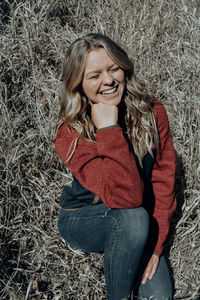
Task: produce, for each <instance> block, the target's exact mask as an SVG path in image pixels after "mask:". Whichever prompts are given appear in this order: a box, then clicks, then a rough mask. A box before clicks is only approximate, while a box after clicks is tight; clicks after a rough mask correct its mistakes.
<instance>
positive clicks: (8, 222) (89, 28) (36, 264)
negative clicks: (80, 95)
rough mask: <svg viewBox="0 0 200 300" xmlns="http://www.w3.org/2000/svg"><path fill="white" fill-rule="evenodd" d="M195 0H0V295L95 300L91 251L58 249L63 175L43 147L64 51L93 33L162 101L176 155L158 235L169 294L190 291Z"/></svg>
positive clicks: (100, 286) (96, 266) (192, 294)
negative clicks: (172, 191)
mask: <svg viewBox="0 0 200 300" xmlns="http://www.w3.org/2000/svg"><path fill="white" fill-rule="evenodd" d="M199 12H200V4H199V1H193V0H192V1H183V0H182V1H178V0H177V1H172V0H169V1H164V0H155V1H147V0H143V1H122V0H112V1H106V0H99V1H93V0H88V1H86V0H82V1H78V0H75V1H72V0H68V1H63V0H57V1H53V0H49V1H47V0H43V1H42V0H32V1H28V0H24V1H22V0H18V1H17V0H10V1H3V2H2V3H1V12H0V13H1V22H0V29H1V32H2V35H1V41H0V45H1V73H0V86H1V98H0V113H1V124H0V128H1V142H0V147H1V158H0V166H1V190H0V194H1V207H0V216H1V248H0V251H1V252H0V259H1V280H0V284H1V299H17V300H19V299H20V300H21V299H32V300H33V299H55V300H56V299H70V300H73V299H74V300H75V299H84V300H85V299H87V300H88V299H89V300H93V299H98V300H101V299H106V293H105V282H104V276H103V262H102V256H101V255H98V254H91V253H90V254H88V253H83V252H81V251H79V250H76V249H73V248H71V247H70V246H68V245H66V244H65V243H64V241H63V240H62V238H61V237H60V236H59V234H58V231H57V225H56V222H57V216H58V211H59V203H58V198H59V195H60V192H61V189H62V187H63V185H64V184H67V185H68V184H70V182H71V175H70V173H69V172H68V170H67V169H66V168H65V167H64V166H63V164H62V163H61V162H60V161H59V159H58V158H57V156H56V154H55V152H54V149H53V139H54V136H55V124H56V121H57V114H58V109H59V107H58V102H59V86H60V74H61V66H62V62H63V57H64V52H65V50H66V48H67V47H68V45H69V44H70V43H71V42H72V41H74V40H75V39H76V38H77V37H78V36H80V35H81V34H85V33H88V32H101V33H105V34H107V35H109V36H110V37H111V38H113V39H114V40H116V41H118V42H119V43H121V44H122V45H124V46H125V48H126V49H128V52H129V54H130V56H131V57H132V58H133V60H134V62H135V69H136V73H137V75H138V78H140V79H141V80H142V81H144V82H145V83H146V85H147V87H148V90H149V92H150V93H153V94H154V95H156V96H158V97H160V99H161V100H163V103H164V104H165V106H166V108H167V111H168V115H169V119H170V125H171V129H172V133H173V136H174V143H175V148H176V152H177V184H176V195H177V200H178V208H177V212H176V214H175V216H174V218H173V222H172V230H171V234H170V237H169V239H168V241H167V247H166V250H167V255H168V258H169V262H170V265H171V268H172V271H173V274H174V280H175V289H176V295H175V299H187V300H195V299H198V296H199V282H200V278H199V267H200V266H199V261H200V259H199V245H198V243H199V198H200V192H199V171H200V165H199V161H198V151H199V136H198V131H199V128H200V126H199V125H200V124H199V120H200V118H199V110H200V106H199V101H198V98H199V95H200V90H199V74H200V70H199V65H200V64H199V57H200V53H199V15H200V13H199Z"/></svg>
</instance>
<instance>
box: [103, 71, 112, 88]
mask: <svg viewBox="0 0 200 300" xmlns="http://www.w3.org/2000/svg"><path fill="white" fill-rule="evenodd" d="M102 82H103V84H104V85H113V84H114V78H113V76H112V74H111V73H110V72H107V71H105V72H104V73H103V74H102Z"/></svg>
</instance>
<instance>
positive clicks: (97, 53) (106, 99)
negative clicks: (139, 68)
mask: <svg viewBox="0 0 200 300" xmlns="http://www.w3.org/2000/svg"><path fill="white" fill-rule="evenodd" d="M82 87H83V91H84V93H85V95H86V96H87V98H88V99H89V100H90V101H91V102H92V103H105V104H106V103H107V104H112V105H118V104H119V103H120V101H121V98H122V95H123V92H124V88H125V76H124V71H123V70H122V69H121V68H119V67H118V66H117V65H116V64H115V63H114V62H113V60H112V59H111V58H110V57H109V56H108V54H107V53H106V51H105V50H104V49H103V48H99V49H95V50H93V51H91V52H90V53H89V54H88V57H87V60H86V65H85V72H84V76H83V81H82Z"/></svg>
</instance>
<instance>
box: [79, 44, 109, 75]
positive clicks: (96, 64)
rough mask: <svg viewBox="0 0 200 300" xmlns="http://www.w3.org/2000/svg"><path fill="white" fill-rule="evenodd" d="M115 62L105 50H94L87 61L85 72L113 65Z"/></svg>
mask: <svg viewBox="0 0 200 300" xmlns="http://www.w3.org/2000/svg"><path fill="white" fill-rule="evenodd" d="M113 63H114V62H113V60H112V59H111V58H110V56H108V54H107V53H106V51H105V50H104V49H103V48H98V49H95V50H92V51H91V52H90V53H89V54H88V56H87V59H86V64H85V72H92V71H96V70H99V69H102V68H104V67H106V66H110V65H111V64H113Z"/></svg>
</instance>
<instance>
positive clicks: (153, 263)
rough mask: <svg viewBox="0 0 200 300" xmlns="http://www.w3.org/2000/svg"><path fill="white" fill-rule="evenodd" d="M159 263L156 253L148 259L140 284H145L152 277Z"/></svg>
mask: <svg viewBox="0 0 200 300" xmlns="http://www.w3.org/2000/svg"><path fill="white" fill-rule="evenodd" d="M158 263H159V256H158V255H156V254H153V255H152V256H151V258H150V261H149V263H148V265H147V267H146V269H145V271H144V274H143V277H142V284H145V283H146V282H147V280H148V279H152V278H153V276H154V274H155V272H156V270H157V267H158Z"/></svg>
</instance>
